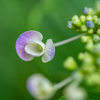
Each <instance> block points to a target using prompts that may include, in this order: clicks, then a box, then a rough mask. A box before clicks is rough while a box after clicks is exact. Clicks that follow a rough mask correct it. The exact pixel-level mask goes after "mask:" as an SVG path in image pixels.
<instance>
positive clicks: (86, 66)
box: [82, 63, 95, 73]
mask: <svg viewBox="0 0 100 100" xmlns="http://www.w3.org/2000/svg"><path fill="white" fill-rule="evenodd" d="M82 70H83V71H85V72H86V73H92V72H94V71H95V66H94V65H92V64H89V63H83V65H82Z"/></svg>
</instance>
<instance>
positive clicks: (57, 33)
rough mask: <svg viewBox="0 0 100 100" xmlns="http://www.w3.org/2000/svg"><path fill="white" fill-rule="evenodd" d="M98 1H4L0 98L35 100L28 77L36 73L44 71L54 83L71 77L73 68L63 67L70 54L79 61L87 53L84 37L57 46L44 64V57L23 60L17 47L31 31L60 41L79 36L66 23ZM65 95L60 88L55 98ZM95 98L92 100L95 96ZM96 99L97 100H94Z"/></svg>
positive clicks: (0, 4)
mask: <svg viewBox="0 0 100 100" xmlns="http://www.w3.org/2000/svg"><path fill="white" fill-rule="evenodd" d="M94 3H95V0H0V100H35V99H34V98H33V97H32V96H31V95H30V94H29V93H28V92H27V90H26V80H27V78H28V77H29V76H30V75H32V74H34V73H42V74H43V75H45V76H46V77H47V78H48V79H49V80H50V81H51V82H52V83H58V82H60V81H61V80H63V79H65V78H66V77H68V76H69V75H70V73H71V71H68V70H66V69H65V68H64V67H63V64H62V63H63V61H64V60H65V59H66V58H67V57H68V56H73V57H74V58H75V60H76V61H77V63H78V64H80V62H78V60H77V55H78V53H79V52H84V51H85V49H84V44H82V43H81V41H80V39H78V40H75V41H73V42H71V43H68V44H65V45H63V46H59V47H56V54H55V57H54V59H53V60H52V61H50V62H48V63H46V64H44V63H42V61H41V57H39V58H35V59H34V60H32V61H30V62H25V61H23V60H21V59H20V58H19V57H18V55H17V53H16V50H15V42H16V39H17V38H18V36H19V35H20V34H21V33H23V32H25V31H28V30H37V31H39V32H41V33H42V34H43V42H44V43H45V42H46V40H47V39H50V38H51V39H52V40H53V42H54V43H55V42H58V41H61V40H64V39H67V38H70V37H73V36H76V35H78V34H79V33H76V32H75V31H74V30H70V29H67V27H66V25H67V22H68V21H69V20H71V17H72V16H73V15H75V14H77V15H80V14H81V13H82V12H81V10H82V8H83V7H84V6H87V7H93V8H94ZM61 96H62V92H61V91H58V92H57V93H56V95H55V96H54V97H53V98H52V99H51V100H57V99H58V98H59V97H61ZM91 100H92V99H91ZM93 100H94V99H93Z"/></svg>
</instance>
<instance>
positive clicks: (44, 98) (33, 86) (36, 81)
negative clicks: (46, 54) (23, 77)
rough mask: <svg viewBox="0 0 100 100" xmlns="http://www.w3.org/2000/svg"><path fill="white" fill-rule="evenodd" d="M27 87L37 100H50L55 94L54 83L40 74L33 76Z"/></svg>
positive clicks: (29, 79)
mask: <svg viewBox="0 0 100 100" xmlns="http://www.w3.org/2000/svg"><path fill="white" fill-rule="evenodd" d="M26 86H27V90H28V91H29V93H30V94H31V95H32V96H33V97H34V98H36V99H37V100H49V99H50V98H51V97H52V96H53V95H54V94H55V90H54V87H53V85H52V83H51V82H50V81H49V80H48V79H47V78H46V77H44V76H43V75H42V74H39V73H37V74H34V75H31V76H30V77H29V78H28V80H27V84H26Z"/></svg>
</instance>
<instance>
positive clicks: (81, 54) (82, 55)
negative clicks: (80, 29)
mask: <svg viewBox="0 0 100 100" xmlns="http://www.w3.org/2000/svg"><path fill="white" fill-rule="evenodd" d="M84 58H85V55H84V53H82V52H81V53H79V55H78V59H79V60H83V59H84Z"/></svg>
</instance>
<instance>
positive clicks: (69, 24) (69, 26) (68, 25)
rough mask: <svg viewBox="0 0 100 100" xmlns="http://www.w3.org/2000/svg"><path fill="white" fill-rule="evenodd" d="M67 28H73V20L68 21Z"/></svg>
mask: <svg viewBox="0 0 100 100" xmlns="http://www.w3.org/2000/svg"><path fill="white" fill-rule="evenodd" d="M67 28H69V29H71V28H72V22H71V21H68V23H67Z"/></svg>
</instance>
